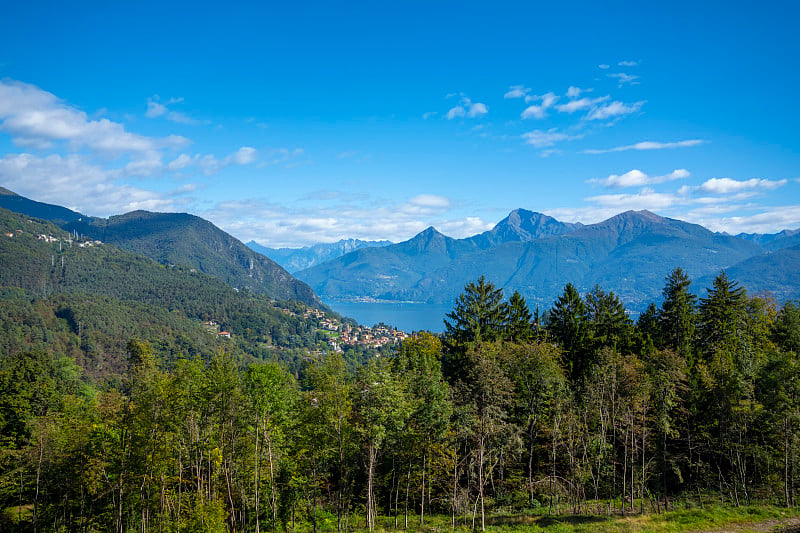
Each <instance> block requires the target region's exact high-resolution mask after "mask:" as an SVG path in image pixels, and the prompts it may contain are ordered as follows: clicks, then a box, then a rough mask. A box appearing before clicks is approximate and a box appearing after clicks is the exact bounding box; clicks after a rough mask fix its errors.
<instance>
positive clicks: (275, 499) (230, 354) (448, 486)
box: [0, 261, 800, 533]
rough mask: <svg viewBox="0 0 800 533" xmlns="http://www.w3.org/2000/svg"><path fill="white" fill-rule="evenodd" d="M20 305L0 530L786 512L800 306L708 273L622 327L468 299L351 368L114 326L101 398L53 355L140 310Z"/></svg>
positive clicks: (4, 389)
mask: <svg viewBox="0 0 800 533" xmlns="http://www.w3.org/2000/svg"><path fill="white" fill-rule="evenodd" d="M53 264H55V261H53ZM42 279H45V281H46V280H47V279H50V278H42ZM38 287H39V289H40V290H42V291H43V292H42V294H41V295H40V296H39V297H37V298H31V297H28V296H26V293H25V292H24V291H22V290H21V289H14V290H11V289H7V290H6V291H7V292H8V293H10V294H6V295H5V296H6V297H4V306H3V307H2V308H0V311H2V313H3V323H4V326H6V325H14V327H16V328H18V331H16V333H13V334H12V333H11V332H9V330H4V333H3V342H4V345H3V347H2V350H3V351H2V358H1V359H0V509H1V510H2V516H0V529H2V530H4V531H53V532H55V531H81V532H89V531H115V532H119V533H122V532H129V531H141V532H151V531H152V532H155V531H159V532H160V531H176V532H182V531H187V532H189V531H210V532H212V531H220V532H223V531H230V532H233V531H251V532H258V533H260V532H261V531H314V532H317V531H351V530H358V529H367V530H373V529H381V530H387V529H395V528H397V529H417V530H419V529H425V528H428V527H432V529H437V530H438V529H440V528H445V527H446V528H448V529H449V528H454V529H460V530H477V529H480V530H484V529H486V528H487V527H491V525H492V524H494V523H496V522H495V521H494V519H495V518H496V517H497V516H516V515H523V514H526V513H538V514H539V515H549V516H565V515H595V516H603V515H606V516H608V515H617V516H618V515H626V514H627V515H637V514H641V513H664V512H669V511H670V510H671V509H674V508H676V507H680V506H686V505H689V503H687V502H691V503H690V505H693V506H699V507H700V508H703V506H706V505H708V506H711V505H714V504H719V503H721V504H724V505H727V506H730V507H746V506H751V505H772V506H785V507H790V508H791V507H794V506H795V505H796V497H797V486H796V481H798V468H797V467H798V454H797V448H798V431H797V429H796V428H797V426H798V425H799V424H800V368H799V365H800V363H799V362H798V357H797V354H798V353H800V307H798V305H797V304H796V303H793V302H788V303H785V304H783V305H778V304H776V303H775V302H773V301H772V300H770V299H769V298H768V297H764V296H750V295H748V294H746V292H745V290H744V289H743V288H742V287H740V286H739V285H738V284H737V283H736V282H735V281H733V280H730V279H728V277H727V276H726V274H725V273H724V272H723V273H720V274H719V275H718V276H717V277H716V279H715V280H714V283H713V286H711V287H708V288H707V291H705V296H703V297H701V298H698V297H696V296H695V293H694V291H693V290H692V288H691V281H690V279H689V278H688V277H687V275H686V274H685V273H684V272H683V271H682V270H681V269H680V268H677V269H675V270H673V271H672V272H671V273H669V275H667V277H666V279H665V284H664V288H663V301H662V303H661V304H660V306H656V305H655V304H651V306H650V307H649V308H648V310H647V312H645V313H643V314H642V315H641V316H639V317H638V319H637V321H636V322H633V321H632V320H631V319H630V318H629V315H628V313H627V312H626V310H625V308H624V305H623V304H622V303H621V301H620V300H619V298H618V297H617V296H616V295H615V294H614V293H612V292H606V291H604V290H603V289H602V288H600V287H595V288H594V289H593V290H591V291H590V292H588V293H587V294H585V295H583V296H582V295H581V294H580V293H579V292H578V290H577V289H576V288H575V287H574V286H572V285H571V284H568V285H567V286H566V287H565V288H564V291H563V293H562V294H561V295H560V296H559V297H558V298H557V299H556V301H555V302H553V305H552V307H551V308H550V309H549V310H548V311H546V312H544V313H540V312H539V310H538V309H536V310H533V311H532V310H531V309H529V307H528V305H527V303H526V302H525V300H524V299H523V298H522V297H521V296H520V295H519V294H518V293H514V294H512V295H510V296H509V297H507V296H506V295H504V294H503V292H502V290H500V289H498V288H496V287H495V286H494V285H493V284H492V283H491V282H489V281H487V280H485V279H484V278H480V279H478V280H476V281H474V282H471V283H469V284H467V285H466V286H465V287H464V291H463V292H462V293H461V295H460V296H459V297H458V299H457V300H456V302H455V304H454V306H453V309H452V311H451V312H450V313H448V315H447V317H446V318H445V325H446V331H445V332H444V334H442V335H438V336H437V335H432V334H430V333H419V334H416V335H414V336H412V337H410V338H409V339H407V340H406V341H404V342H403V343H402V345H400V346H399V347H398V348H397V349H396V350H394V351H385V352H383V353H378V354H372V355H368V354H367V355H364V354H362V356H361V358H360V359H359V360H358V364H356V362H355V361H354V360H353V359H352V358H350V359H348V358H347V357H345V355H343V354H340V353H335V352H332V351H325V352H319V353H318V354H317V355H313V354H312V352H310V351H308V350H306V353H307V354H308V355H306V356H305V357H301V358H294V359H292V360H291V361H286V360H280V358H279V357H278V356H277V353H278V352H275V351H272V352H269V353H267V352H265V353H264V354H260V355H252V354H251V356H249V357H248V356H246V353H245V352H246V349H247V346H246V345H242V346H240V347H239V348H237V349H235V350H234V349H231V348H230V346H229V345H226V344H224V343H217V342H216V339H214V341H215V342H211V341H208V342H205V343H200V344H197V343H196V342H195V340H194V339H195V338H194V337H192V336H191V335H189V334H187V335H185V337H184V338H181V339H178V340H170V341H166V340H165V339H164V334H163V331H160V330H158V328H155V329H147V328H146V327H144V326H142V327H138V328H126V326H124V325H120V326H118V327H117V326H115V327H116V328H117V329H114V328H111V330H110V331H117V332H118V333H119V338H117V339H115V342H116V343H118V344H120V346H121V348H120V349H121V350H122V351H123V352H124V357H122V358H121V359H120V360H119V361H117V362H116V364H117V366H118V368H115V370H114V372H112V374H114V375H116V376H117V377H116V378H107V377H106V378H104V379H98V376H103V375H104V374H103V373H102V372H98V371H97V369H96V368H95V370H93V371H87V369H86V366H87V365H89V366H90V365H91V364H94V365H96V364H98V361H101V360H102V353H98V356H97V360H93V361H76V358H75V355H76V354H86V353H93V352H92V351H91V350H86V349H81V347H75V346H72V347H71V346H70V343H75V342H83V340H82V339H84V337H83V336H82V335H83V331H81V332H80V333H78V334H76V331H75V330H74V328H78V327H80V328H84V327H85V326H84V325H85V324H87V322H86V321H88V318H84V319H81V318H76V317H78V316H79V315H80V313H81V312H83V313H87V314H85V315H83V316H87V317H88V316H91V317H94V319H95V320H100V319H101V318H102V317H104V316H107V317H108V318H106V319H105V320H108V321H111V322H113V321H114V320H115V319H114V318H113V317H115V316H120V312H117V313H115V312H112V311H111V309H113V308H114V306H115V305H117V304H121V305H123V306H127V307H123V308H122V309H131V310H133V311H135V309H136V306H135V305H134V304H133V303H131V302H129V301H127V300H125V296H124V294H120V295H118V297H117V299H111V297H109V296H104V297H103V298H105V299H99V297H98V296H97V295H95V296H93V297H92V298H90V297H89V296H84V300H80V299H79V298H78V299H76V298H74V297H73V296H70V295H66V294H61V293H58V292H56V293H54V294H48V293H47V291H46V290H45V289H46V283H45V284H38ZM34 288H35V287H34ZM14 291H17V292H14ZM93 298H94V299H93ZM248 301H258V300H257V299H256V300H252V299H251V300H248ZM81 302H83V305H84V307H85V308H93V307H94V306H96V305H100V304H102V305H100V308H101V309H106V310H107V312H96V311H95V312H90V311H88V310H86V309H84V308H82V307H81ZM136 305H146V304H136ZM190 305H191V302H184V303H182V304H180V306H177V304H176V307H174V308H173V311H161V312H162V313H164V315H158V314H154V315H152V316H153V317H154V319H155V317H161V318H159V322H163V323H164V324H169V320H170V319H169V316H170V314H172V315H173V317H174V318H173V320H176V321H181V320H185V318H184V317H185V315H184V311H182V310H181V308H188V306H190ZM81 309H83V311H81ZM133 311H131V312H133ZM140 311H141V310H140ZM179 311H180V312H179ZM125 312H126V311H123V312H121V313H122V314H123V315H124V314H125ZM218 312H220V313H223V312H230V313H231V316H232V317H233V316H235V315H234V314H233V312H232V311H231V310H230V309H229V311H225V310H224V309H220V311H218ZM15 313H16V314H15ZM133 316H139V317H141V312H140V313H139V314H137V313H133ZM248 316H250V315H248ZM48 317H49V318H48ZM231 320H233V318H231ZM65 324H66V325H67V326H65ZM78 324H80V326H79V325H78ZM120 324H124V321H123V320H120ZM59 327H61V328H65V327H66V328H72V329H71V330H70V331H66V332H65V331H59V329H58V328H59ZM298 327H299V326H298ZM100 330H103V331H109V329H108V328H99V327H98V328H86V329H85V330H84V331H100ZM170 331H173V330H170ZM294 334H296V335H297V334H300V335H302V332H301V331H298V332H296V333H294ZM198 338H203V337H202V336H200V337H198ZM8 339H16V340H15V341H13V342H12V341H9V340H8ZM58 339H62V341H63V342H56V341H58ZM76 339H77V340H76ZM101 341H102V342H99V343H98V340H97V339H91V338H89V339H86V342H95V343H96V344H99V345H102V346H109V345H111V344H112V343H111V342H110V341H109V340H108V339H101ZM307 342H308V343H311V344H313V339H308V340H307ZM303 343H304V342H303V341H301V342H299V343H298V347H302V346H303ZM253 346H255V345H253ZM83 348H86V347H83ZM270 354H271V355H270ZM432 524H433V526H432Z"/></svg>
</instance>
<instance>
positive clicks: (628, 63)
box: [617, 61, 639, 67]
mask: <svg viewBox="0 0 800 533" xmlns="http://www.w3.org/2000/svg"><path fill="white" fill-rule="evenodd" d="M638 65H639V62H638V61H620V62H619V63H617V66H620V67H635V66H638Z"/></svg>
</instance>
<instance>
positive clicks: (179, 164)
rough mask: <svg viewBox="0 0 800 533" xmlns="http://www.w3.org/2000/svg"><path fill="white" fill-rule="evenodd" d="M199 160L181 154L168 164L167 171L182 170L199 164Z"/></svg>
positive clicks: (195, 157)
mask: <svg viewBox="0 0 800 533" xmlns="http://www.w3.org/2000/svg"><path fill="white" fill-rule="evenodd" d="M197 159H198V157H197V156H194V157H192V156H189V155H187V154H181V155H179V156H178V157H176V158H175V159H173V160H172V161H170V162H169V163H168V164H167V169H168V170H171V171H175V170H181V169H183V168H186V167H188V166H190V165H193V164H195V163H197Z"/></svg>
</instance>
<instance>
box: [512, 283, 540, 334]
mask: <svg viewBox="0 0 800 533" xmlns="http://www.w3.org/2000/svg"><path fill="white" fill-rule="evenodd" d="M532 320H533V317H532V316H531V311H530V309H528V303H527V302H526V301H525V298H523V297H522V295H521V294H520V293H519V291H514V294H512V295H511V298H509V300H508V325H507V332H506V335H505V336H506V338H508V339H509V340H511V341H512V342H526V341H529V340H530V339H532V338H533V337H534V336H535V331H534V329H533V322H532Z"/></svg>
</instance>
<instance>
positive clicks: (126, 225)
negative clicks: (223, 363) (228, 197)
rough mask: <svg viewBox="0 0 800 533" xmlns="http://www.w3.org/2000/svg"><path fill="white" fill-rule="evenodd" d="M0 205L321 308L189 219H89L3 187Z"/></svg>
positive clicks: (256, 257) (268, 266)
mask: <svg viewBox="0 0 800 533" xmlns="http://www.w3.org/2000/svg"><path fill="white" fill-rule="evenodd" d="M0 207H2V208H5V209H8V210H10V211H14V212H17V213H22V214H25V215H28V216H32V217H36V218H40V219H43V220H48V221H51V222H53V223H55V224H57V225H59V226H60V227H61V228H62V229H64V230H67V231H69V232H71V233H78V234H79V235H83V236H86V237H89V238H91V239H96V240H99V241H102V242H104V243H108V244H113V245H114V246H116V247H118V248H121V249H123V250H127V251H130V252H134V253H137V254H141V255H144V256H146V257H149V258H151V259H153V260H155V261H156V262H158V263H161V264H163V265H182V266H186V267H189V268H194V269H196V270H198V271H200V272H203V273H206V274H210V275H212V276H214V277H216V278H219V279H220V280H222V281H224V282H225V283H227V284H228V285H230V286H232V287H235V288H237V289H246V290H249V291H251V292H253V293H256V294H263V295H265V296H269V297H271V298H277V299H280V300H298V301H301V302H303V303H305V304H307V305H311V306H314V307H322V306H323V304H322V302H321V301H320V299H319V298H318V297H317V295H316V294H314V291H313V290H311V288H310V287H309V286H308V285H306V284H305V283H303V282H301V281H299V280H297V279H296V278H295V277H293V276H292V275H291V274H289V273H288V272H287V271H286V270H285V269H284V268H283V267H281V266H280V265H278V264H277V263H275V262H274V261H273V260H271V259H269V258H267V257H265V256H263V255H261V254H259V253H256V252H254V251H253V250H251V249H250V248H248V247H247V246H245V245H244V244H242V243H241V242H240V241H239V240H237V239H236V238H234V237H233V236H231V235H229V234H227V233H225V232H224V231H222V230H221V229H219V228H217V227H216V226H214V225H213V224H212V223H211V222H209V221H207V220H204V219H202V218H200V217H197V216H194V215H189V214H186V213H150V212H147V211H133V212H130V213H126V214H124V215H118V216H112V217H109V218H107V219H106V218H98V217H89V216H86V215H82V214H80V213H77V212H75V211H72V210H70V209H67V208H64V207H60V206H55V205H51V204H45V203H42V202H36V201H34V200H30V199H28V198H25V197H23V196H20V195H17V194H15V193H13V192H11V191H9V190H8V189H2V190H0Z"/></svg>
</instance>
